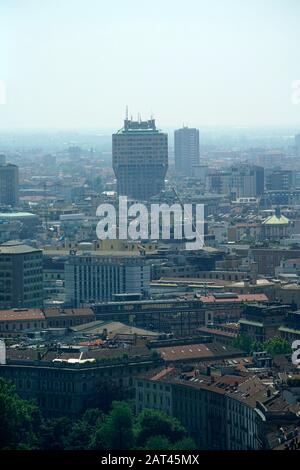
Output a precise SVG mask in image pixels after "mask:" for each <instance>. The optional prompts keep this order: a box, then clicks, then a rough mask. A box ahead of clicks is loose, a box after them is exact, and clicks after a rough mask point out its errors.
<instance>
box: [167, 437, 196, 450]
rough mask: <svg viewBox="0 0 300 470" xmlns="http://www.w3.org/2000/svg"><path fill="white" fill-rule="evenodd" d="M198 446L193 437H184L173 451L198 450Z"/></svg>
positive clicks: (176, 443) (174, 445)
mask: <svg viewBox="0 0 300 470" xmlns="http://www.w3.org/2000/svg"><path fill="white" fill-rule="evenodd" d="M197 449H198V446H197V445H196V444H195V441H194V440H193V439H192V438H191V437H184V438H183V439H181V440H180V441H177V442H175V444H173V445H172V449H171V450H197Z"/></svg>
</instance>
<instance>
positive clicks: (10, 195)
mask: <svg viewBox="0 0 300 470" xmlns="http://www.w3.org/2000/svg"><path fill="white" fill-rule="evenodd" d="M18 201H19V167H18V166H17V165H12V164H11V163H6V159H5V155H0V204H2V205H7V206H16V205H17V204H18Z"/></svg>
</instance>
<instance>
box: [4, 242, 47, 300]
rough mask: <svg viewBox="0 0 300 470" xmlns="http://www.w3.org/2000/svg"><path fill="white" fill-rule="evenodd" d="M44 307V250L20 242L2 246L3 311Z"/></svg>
mask: <svg viewBox="0 0 300 470" xmlns="http://www.w3.org/2000/svg"><path fill="white" fill-rule="evenodd" d="M42 305H43V254H42V250H37V249H36V248H32V247H31V246H28V245H24V244H21V243H18V242H7V243H4V244H2V245H0V308H1V309H8V308H34V307H41V306H42Z"/></svg>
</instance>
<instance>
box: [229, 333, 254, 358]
mask: <svg viewBox="0 0 300 470" xmlns="http://www.w3.org/2000/svg"><path fill="white" fill-rule="evenodd" d="M232 345H233V346H234V347H235V348H238V349H241V350H242V351H245V352H247V353H250V352H251V351H252V340H251V338H250V337H249V336H247V335H245V334H244V333H239V334H238V335H237V337H236V338H235V339H234V340H233V342H232Z"/></svg>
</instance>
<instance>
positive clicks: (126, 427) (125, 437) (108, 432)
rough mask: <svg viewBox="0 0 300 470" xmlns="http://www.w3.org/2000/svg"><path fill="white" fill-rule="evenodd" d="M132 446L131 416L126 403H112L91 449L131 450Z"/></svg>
mask: <svg viewBox="0 0 300 470" xmlns="http://www.w3.org/2000/svg"><path fill="white" fill-rule="evenodd" d="M133 444H134V435H133V414H132V411H131V409H130V406H129V405H128V404H127V403H126V402H124V401H123V402H122V401H114V402H113V403H112V409H111V411H110V413H109V414H108V415H107V416H106V418H105V420H104V422H103V424H102V425H101V426H100V427H99V429H97V431H96V433H95V437H94V439H93V441H92V444H91V447H92V448H93V449H103V448H104V449H110V450H112V449H117V450H119V449H120V450H126V449H131V448H132V447H133Z"/></svg>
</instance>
